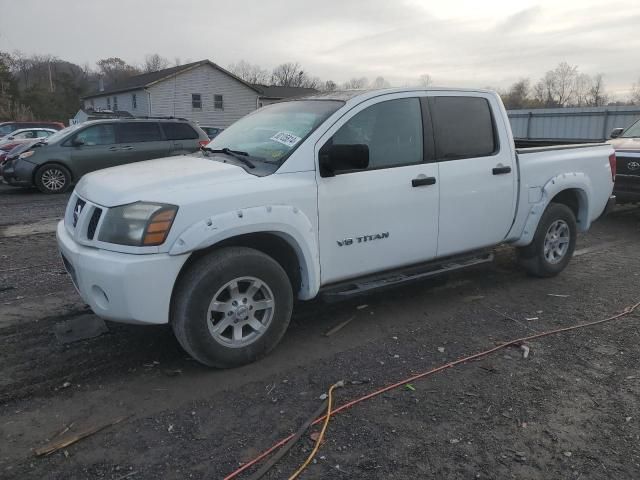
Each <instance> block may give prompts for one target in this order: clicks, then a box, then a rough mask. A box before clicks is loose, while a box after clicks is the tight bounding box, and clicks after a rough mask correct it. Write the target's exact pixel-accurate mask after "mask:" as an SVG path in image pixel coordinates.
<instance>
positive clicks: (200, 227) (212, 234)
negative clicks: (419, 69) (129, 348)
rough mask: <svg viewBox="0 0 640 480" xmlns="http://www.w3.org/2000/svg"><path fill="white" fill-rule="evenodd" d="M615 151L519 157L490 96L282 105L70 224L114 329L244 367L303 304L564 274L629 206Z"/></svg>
mask: <svg viewBox="0 0 640 480" xmlns="http://www.w3.org/2000/svg"><path fill="white" fill-rule="evenodd" d="M614 172H615V155H614V151H613V148H612V147H611V146H610V145H606V144H602V145H587V146H585V145H582V146H556V147H543V148H532V149H522V150H521V149H516V147H515V145H514V141H513V137H512V134H511V130H510V127H509V121H508V118H507V114H506V112H505V109H504V107H503V105H502V102H501V101H500V98H499V97H498V95H497V94H495V93H493V92H490V91H485V90H462V89H390V90H377V91H365V92H362V91H359V92H358V91H348V92H332V93H325V94H319V95H316V96H312V97H307V98H303V99H298V100H294V101H287V102H283V103H277V104H273V105H270V106H267V107H264V108H260V109H259V110H257V111H255V112H253V113H252V114H250V115H248V116H246V117H244V118H243V119H241V120H239V121H238V122H236V123H235V124H233V125H232V126H231V127H229V128H228V129H226V130H224V131H223V132H222V133H220V135H218V136H217V137H216V138H215V139H214V140H213V141H211V143H209V144H208V146H207V147H205V148H204V149H203V151H202V152H200V153H197V154H194V155H192V156H185V157H182V159H181V160H180V161H176V160H175V157H174V158H173V159H172V158H167V159H158V160H152V161H147V162H140V163H136V164H131V165H127V166H119V167H114V168H109V169H105V170H101V171H98V172H94V173H91V174H88V175H86V176H84V177H83V178H82V179H81V180H80V182H79V183H78V184H77V186H76V188H75V191H74V193H73V195H72V196H71V199H70V201H69V204H68V207H67V209H66V214H65V217H64V220H62V221H61V222H60V223H59V225H58V227H57V238H58V245H59V249H60V252H61V254H62V258H63V261H64V264H65V266H66V268H67V270H68V272H69V274H70V275H71V278H72V280H73V282H74V284H75V286H76V288H77V290H78V292H79V293H80V295H81V296H82V298H83V299H84V300H85V301H86V302H87V303H88V304H89V305H90V306H91V308H92V309H93V311H94V312H95V313H96V314H97V315H99V316H101V317H103V318H106V319H109V320H114V321H120V322H130V323H141V324H162V323H165V324H166V323H169V324H171V326H172V328H173V331H174V333H175V335H176V337H177V339H178V341H179V342H180V344H181V345H182V346H183V347H184V349H185V350H186V351H187V352H188V353H189V354H191V355H192V356H193V357H194V358H195V359H196V360H198V361H200V362H201V363H203V364H206V365H209V366H215V367H232V366H237V365H241V364H245V363H248V362H252V361H254V360H256V359H257V358H259V357H261V356H263V355H265V354H266V353H267V352H269V351H270V350H271V349H272V348H274V347H275V345H276V344H277V343H278V342H279V341H280V339H281V338H282V336H283V335H284V334H285V331H286V329H287V326H288V324H289V320H290V317H291V314H292V309H293V304H294V299H295V298H297V299H299V300H309V299H312V298H314V297H316V296H318V295H322V296H324V297H325V298H326V299H328V300H336V299H341V298H348V297H350V296H353V295H359V294H363V293H366V292H370V291H373V290H376V289H379V288H383V287H390V286H394V285H399V284H403V283H405V282H409V281H413V280H417V279H421V278H425V277H429V276H433V275H438V274H441V273H443V272H448V271H451V270H455V269H459V268H463V267H467V266H470V265H477V264H479V263H483V262H489V261H491V260H492V248H493V247H495V246H497V245H501V244H510V245H513V246H515V247H517V249H518V259H519V261H520V263H521V264H522V265H523V267H524V269H525V270H526V271H527V272H529V273H530V274H532V275H536V276H540V277H548V276H553V275H556V274H558V273H559V272H561V271H562V270H563V269H564V268H565V267H566V265H567V263H568V262H569V260H570V258H571V256H572V254H573V250H574V247H575V242H576V235H577V232H579V231H582V232H583V231H586V230H587V229H588V228H589V226H590V225H591V223H592V222H593V221H594V220H596V219H597V218H598V217H599V216H600V215H602V214H603V213H604V212H605V210H606V209H607V207H608V206H611V205H612V201H614V200H615V199H614V198H612V197H611V192H612V188H613V183H614Z"/></svg>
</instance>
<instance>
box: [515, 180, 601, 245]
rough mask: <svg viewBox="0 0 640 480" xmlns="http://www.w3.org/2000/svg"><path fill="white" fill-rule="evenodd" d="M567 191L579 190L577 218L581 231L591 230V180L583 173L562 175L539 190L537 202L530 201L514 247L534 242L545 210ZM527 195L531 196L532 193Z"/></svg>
mask: <svg viewBox="0 0 640 480" xmlns="http://www.w3.org/2000/svg"><path fill="white" fill-rule="evenodd" d="M529 190H532V189H529ZM565 190H577V191H578V192H579V195H580V206H579V211H578V218H577V220H578V225H579V230H580V231H583V232H584V231H586V230H588V229H589V226H590V225H591V220H590V218H591V212H590V205H589V199H591V198H593V197H592V195H593V187H592V184H591V179H590V178H589V176H588V175H586V174H585V173H583V172H570V173H562V174H560V175H556V176H555V177H552V178H551V179H550V180H549V181H548V182H547V183H546V184H545V185H544V186H543V187H542V188H540V189H539V199H538V200H537V201H535V202H531V199H529V205H530V208H529V213H528V215H527V219H526V220H525V222H524V227H523V229H522V234H521V235H520V237H519V238H518V240H516V241H515V242H513V245H515V246H517V247H522V246H525V245H529V244H530V243H531V242H532V241H533V236H534V235H535V233H536V229H537V228H538V222H539V221H540V218H542V214H543V213H544V211H545V209H546V208H547V206H548V205H549V203H551V200H553V198H554V197H555V196H556V195H558V194H559V193H561V192H563V191H565ZM527 194H530V192H528V193H527Z"/></svg>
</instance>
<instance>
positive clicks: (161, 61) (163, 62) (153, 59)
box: [142, 53, 169, 73]
mask: <svg viewBox="0 0 640 480" xmlns="http://www.w3.org/2000/svg"><path fill="white" fill-rule="evenodd" d="M168 66H169V60H167V59H166V58H164V57H162V56H160V55H159V54H157V53H152V54H150V55H147V56H146V57H144V65H143V66H142V71H143V72H144V73H151V72H157V71H159V70H164V69H165V68H167V67H168Z"/></svg>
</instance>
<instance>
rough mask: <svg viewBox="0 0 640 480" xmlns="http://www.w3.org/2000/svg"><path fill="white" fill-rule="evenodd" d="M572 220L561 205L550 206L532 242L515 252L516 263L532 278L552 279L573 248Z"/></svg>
mask: <svg viewBox="0 0 640 480" xmlns="http://www.w3.org/2000/svg"><path fill="white" fill-rule="evenodd" d="M576 236H577V228H576V217H575V215H574V214H573V211H572V210H571V209H570V208H569V207H567V206H566V205H564V204H561V203H551V204H549V206H547V208H546V210H545V211H544V213H543V214H542V218H541V219H540V222H539V223H538V228H537V229H536V233H535V235H534V236H533V241H532V242H531V244H529V245H527V246H526V247H522V248H518V263H519V264H520V265H521V266H522V267H523V268H524V269H525V270H526V271H527V273H528V274H529V275H532V276H534V277H541V278H547V277H554V276H556V275H558V274H559V273H560V272H561V271H562V270H564V269H565V268H566V266H567V265H568V264H569V261H570V260H571V256H572V255H573V251H574V250H575V247H576Z"/></svg>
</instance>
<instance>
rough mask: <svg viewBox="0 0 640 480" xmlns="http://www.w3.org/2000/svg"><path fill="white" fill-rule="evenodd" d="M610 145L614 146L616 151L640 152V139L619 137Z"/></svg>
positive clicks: (610, 141)
mask: <svg viewBox="0 0 640 480" xmlns="http://www.w3.org/2000/svg"><path fill="white" fill-rule="evenodd" d="M609 143H610V144H611V145H613V148H615V149H616V150H639V151H640V138H624V137H618V138H614V139H611V140H609Z"/></svg>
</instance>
